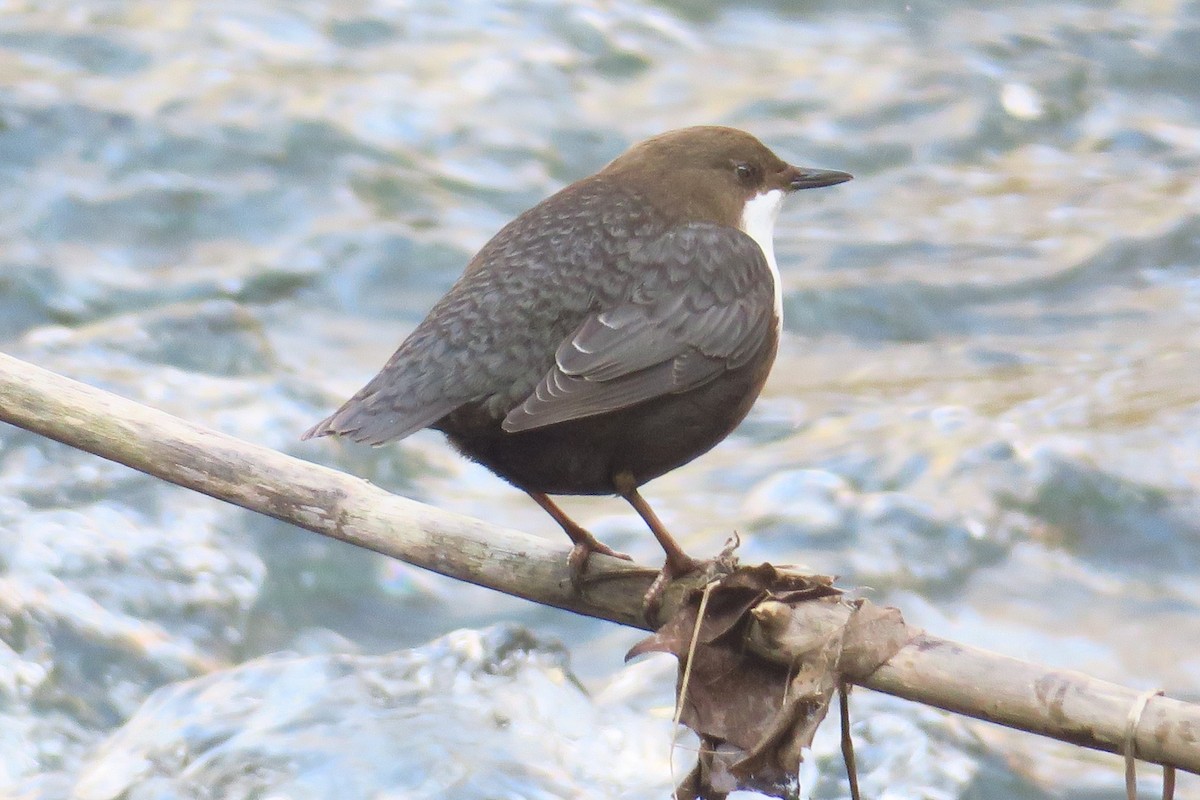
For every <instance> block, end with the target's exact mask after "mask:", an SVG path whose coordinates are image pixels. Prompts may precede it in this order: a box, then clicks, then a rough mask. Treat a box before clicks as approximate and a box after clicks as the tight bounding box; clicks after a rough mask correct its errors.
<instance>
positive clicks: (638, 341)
mask: <svg viewBox="0 0 1200 800" xmlns="http://www.w3.org/2000/svg"><path fill="white" fill-rule="evenodd" d="M848 180H850V175H848V174H846V173H845V172H837V171H835V170H823V169H808V168H805V167H794V166H790V165H788V164H787V163H785V162H784V161H782V160H780V159H779V158H778V157H777V156H776V155H775V154H774V153H772V152H771V151H770V150H769V149H767V147H766V146H765V145H763V144H762V142H760V141H758V139H756V138H754V137H753V136H751V135H750V134H748V133H745V132H743V131H739V130H735V129H733V128H722V127H696V128H684V129H682V130H677V131H671V132H668V133H664V134H661V135H659V136H655V137H653V138H651V139H647V140H646V141H644V142H642V143H640V144H638V145H635V146H634V147H632V148H630V149H629V150H628V151H627V152H626V153H624V154H623V155H621V156H620V157H618V158H617V159H616V160H615V161H613V162H612V163H611V164H609V165H608V166H606V167H605V168H604V169H602V170H600V171H599V172H598V173H596V174H595V175H592V176H591V177H589V178H584V179H583V180H581V181H578V182H576V183H573V184H571V185H570V186H568V187H566V188H565V189H563V190H562V191H560V192H558V193H557V194H555V195H554V196H552V197H550V198H549V199H547V200H545V201H543V202H541V203H539V204H538V205H536V206H534V207H533V208H531V209H530V210H528V211H526V212H525V213H523V214H521V215H520V216H519V217H517V218H516V219H515V220H513V221H512V222H510V223H509V224H508V225H506V226H505V227H504V228H503V229H502V230H501V231H500V232H499V233H497V234H496V235H495V237H493V238H492V240H491V241H489V242H488V243H487V244H486V245H484V246H483V249H482V250H480V251H479V252H478V253H477V254H476V255H475V257H474V258H472V259H471V261H470V263H469V264H468V265H467V268H466V271H465V272H464V274H463V276H462V277H461V278H459V280H458V282H457V283H455V284H454V286H453V287H452V288H451V289H450V291H449V292H447V293H446V296H445V297H443V298H442V299H441V300H439V301H438V302H437V304H436V305H435V306H434V307H433V310H431V311H430V312H429V315H428V316H427V317H425V319H424V320H422V322H421V323H420V324H419V325H418V326H417V327H416V329H415V330H413V332H412V333H411V334H410V335H409V337H408V338H407V339H405V340H404V342H403V343H402V344H401V345H400V349H398V350H397V351H396V353H395V354H394V355H393V356H392V357H391V358H390V359H389V360H388V362H387V364H385V365H384V367H383V369H382V370H381V371H380V372H379V374H378V375H376V376H375V377H374V378H372V379H371V381H370V382H369V383H368V384H367V385H366V386H364V387H363V388H362V389H361V390H359V392H358V393H357V394H355V395H354V397H352V398H350V400H348V401H347V402H346V404H345V405H343V406H342V407H341V408H340V409H338V411H337V412H336V413H335V414H333V416H331V417H329V418H328V419H326V420H324V421H323V422H320V423H318V424H317V425H316V426H314V427H313V428H312V429H311V430H309V431H308V432H307V433H305V434H304V438H305V439H308V438H311V437H314V436H325V435H329V434H337V435H339V436H345V437H347V438H350V439H352V440H354V441H356V442H364V443H367V444H372V445H380V444H384V443H385V442H391V441H394V440H397V439H402V438H404V437H405V436H408V435H409V434H411V433H413V432H415V431H417V430H420V429H421V428H426V427H429V428H435V429H437V430H440V431H442V432H443V433H445V434H446V436H447V437H448V438H449V439H450V441H451V443H453V444H454V446H455V447H457V448H458V449H459V450H460V451H461V452H462V453H463V454H464V455H466V456H467V457H468V458H471V459H474V460H475V461H477V462H479V463H480V464H483V465H484V466H485V467H487V468H488V469H490V470H491V471H492V472H494V473H496V474H497V475H499V476H500V477H502V478H504V479H505V480H507V481H509V482H510V483H512V484H513V485H514V486H517V487H518V488H520V489H523V490H524V491H525V492H527V493H528V494H529V496H530V497H532V498H533V499H534V500H535V501H536V502H537V503H538V505H540V506H541V507H542V508H544V509H545V510H546V511H547V512H549V514H550V516H552V517H553V518H554V519H555V521H556V522H558V524H559V525H561V526H562V528H563V530H564V531H566V533H567V535H568V536H570V537H571V541H572V542H574V544H575V548H574V550H573V551H572V553H571V560H570V564H571V574H572V578H573V579H574V580H578V578H579V576H580V574H581V573H582V570H583V569H584V567H585V566H586V561H587V558H588V556H589V555H590V554H591V553H593V552H600V553H606V554H609V555H616V556H622V554H620V553H616V552H614V551H613V550H612V549H610V548H609V547H608V546H606V545H604V544H602V543H601V542H599V541H597V540H596V539H595V538H594V537H593V536H592V535H591V534H590V533H589V532H588V531H586V530H584V528H582V527H581V526H580V525H578V524H576V523H575V522H574V521H573V520H572V519H571V518H569V517H568V516H567V515H566V514H564V513H563V511H562V510H561V509H560V508H559V507H558V506H557V505H555V504H554V502H553V501H552V500H551V499H550V498H549V497H548V495H552V494H579V495H596V494H617V495H620V496H622V497H624V498H625V499H626V500H628V501H629V503H630V504H631V505H632V506H633V507H634V509H636V510H637V512H638V514H640V515H641V517H642V519H644V520H645V521H646V524H647V525H649V526H650V530H651V531H653V533H654V535H655V537H657V538H658V541H659V543H660V544H661V545H662V547H663V550H665V551H666V555H667V560H666V565H665V566H664V568H663V574H662V576H661V580H660V582H658V583H657V584H656V585H662V581H665V580H666V579H669V578H671V577H675V576H678V575H682V574H684V573H686V572H689V571H691V570H692V569H694V568H695V565H696V564H695V562H694V561H693V559H692V558H691V557H689V556H688V555H687V554H686V553H684V551H683V549H682V548H681V547H680V546H679V545H678V544H677V543H676V542H675V540H674V538H673V537H672V536H671V535H670V533H668V532H667V530H666V528H665V527H664V526H663V524H662V522H661V521H660V520H659V519H658V517H657V516H656V515H655V513H654V511H653V510H651V508H650V506H649V505H648V504H647V503H646V501H645V500H644V499H643V498H642V496H641V495H640V494H639V493H638V487H639V486H641V485H642V484H644V483H646V482H647V481H649V480H652V479H654V478H657V477H658V476H660V475H662V474H664V473H666V472H668V471H670V470H672V469H675V468H676V467H678V466H681V465H683V464H686V463H687V462H689V461H691V460H692V459H694V458H696V457H697V456H699V455H701V454H703V453H706V452H708V450H710V449H711V448H712V447H713V446H714V445H716V444H717V443H718V442H720V441H721V440H722V439H724V438H725V437H726V436H728V435H729V433H730V432H731V431H732V430H733V429H734V428H735V427H736V426H737V425H738V423H739V422H741V421H742V418H743V417H745V416H746V413H747V412H748V411H749V410H750V406H751V405H752V404H753V403H754V401H755V399H756V398H757V397H758V393H759V391H760V390H761V389H762V386H763V383H764V382H765V381H766V378H767V373H768V372H769V371H770V368H771V364H772V362H773V361H774V359H775V351H776V349H777V347H778V343H779V329H780V312H781V297H782V294H781V287H780V284H779V271H778V269H777V267H776V265H775V254H774V245H773V243H772V230H773V228H774V224H775V218H776V216H777V215H778V213H779V207H780V204H781V202H782V200H783V199H784V197H785V196H787V195H788V194H790V193H792V192H795V191H797V190H799V189H812V188H816V187H819V186H832V185H834V184H838V183H842V182H843V181H848ZM622 557H623V556H622Z"/></svg>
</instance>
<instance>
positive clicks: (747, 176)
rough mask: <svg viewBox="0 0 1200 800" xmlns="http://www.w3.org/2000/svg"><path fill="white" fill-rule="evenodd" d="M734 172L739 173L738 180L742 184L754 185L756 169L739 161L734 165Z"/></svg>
mask: <svg viewBox="0 0 1200 800" xmlns="http://www.w3.org/2000/svg"><path fill="white" fill-rule="evenodd" d="M733 171H734V172H735V173H737V177H738V180H739V181H741V182H742V183H753V182H754V179H755V177H756V176H755V172H756V171H755V169H754V167H752V166H751V165H749V164H747V163H745V162H744V161H739V162H738V163H736V164H734V165H733Z"/></svg>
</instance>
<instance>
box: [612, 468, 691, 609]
mask: <svg viewBox="0 0 1200 800" xmlns="http://www.w3.org/2000/svg"><path fill="white" fill-rule="evenodd" d="M613 482H614V483H615V484H616V486H617V491H619V492H620V493H621V496H622V497H624V498H625V499H626V500H627V501H628V502H629V505H631V506H633V510H634V511H636V512H637V513H638V516H640V517H641V518H642V519H643V520H645V521H646V525H647V526H649V528H650V532H651V533H653V534H654V538H655V539H658V543H659V545H661V546H662V549H663V552H665V553H666V554H667V562H666V563H665V564H663V568H662V572H660V573H659V574H658V577H657V578H655V579H654V583H652V584H650V588H649V589H648V590H646V596H645V597H644V598H643V599H642V610H643V613H644V614H645V615H646V619H647V620H648V621H652V619H653V617H654V616H655V615H656V614H657V613H658V606H659V604H660V603H661V602H662V594H663V591H664V590H665V589H666V588H667V586H668V584H670V583H671V581H673V580H675V579H676V578H678V577H681V576H683V575H687V574H688V573H689V572H692V571H694V570H697V569H699V568H700V563H699V562H698V561H696V559H694V558H692V557H691V556H689V555H688V554H687V553H685V552H683V548H682V547H680V546H679V542H677V541H675V537H674V536H672V535H671V534H670V532H669V531H667V527H666V526H665V525H663V523H662V520H660V519H659V518H658V515H657V514H655V513H654V509H652V508H651V507H650V504H649V503H647V502H646V499H645V498H644V497H642V496H641V494H639V493H638V490H637V486H636V485H635V484H634V482H633V476H631V475H627V474H621V475H618V476H617V477H616V480H614V481H613Z"/></svg>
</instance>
